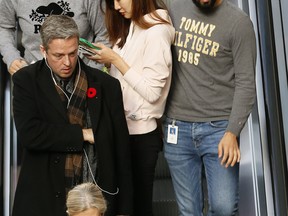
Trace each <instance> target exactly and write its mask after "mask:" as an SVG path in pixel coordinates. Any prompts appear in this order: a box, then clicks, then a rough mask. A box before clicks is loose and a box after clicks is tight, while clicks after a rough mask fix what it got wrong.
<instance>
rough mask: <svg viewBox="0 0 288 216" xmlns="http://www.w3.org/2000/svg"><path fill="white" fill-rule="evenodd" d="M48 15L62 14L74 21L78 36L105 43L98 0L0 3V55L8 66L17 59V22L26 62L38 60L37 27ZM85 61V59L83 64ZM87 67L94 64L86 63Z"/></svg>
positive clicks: (38, 28)
mask: <svg viewBox="0 0 288 216" xmlns="http://www.w3.org/2000/svg"><path fill="white" fill-rule="evenodd" d="M50 14H66V15H68V16H71V17H73V18H74V20H75V21H76V23H77V25H78V28H79V31H80V36H81V37H83V38H85V39H87V40H89V41H95V42H101V43H104V44H106V45H107V44H108V41H107V38H106V28H105V23H104V15H103V13H102V12H101V10H100V3H99V0H61V1H58V0H57V1H56V0H30V1H27V0H0V35H1V37H0V53H1V55H2V56H3V61H4V62H5V63H6V64H7V67H8V68H9V67H10V64H11V63H12V62H13V61H14V60H16V59H20V58H21V56H20V52H19V50H18V49H17V44H16V43H17V40H19V39H17V36H19V35H17V36H16V35H15V33H16V29H17V22H18V23H19V27H20V29H21V30H22V32H23V33H22V39H21V44H22V46H23V47H24V49H25V53H24V59H25V60H26V61H27V62H28V63H32V62H34V61H36V60H39V59H42V58H43V57H42V55H41V52H40V49H39V45H40V44H41V38H40V32H39V30H40V27H41V25H42V24H43V22H44V20H45V18H46V17H47V16H49V15H50ZM87 62H88V60H87V59H86V63H87ZM89 65H90V66H95V67H98V68H99V67H101V66H100V65H99V66H96V63H94V62H89Z"/></svg>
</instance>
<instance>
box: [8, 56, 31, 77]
mask: <svg viewBox="0 0 288 216" xmlns="http://www.w3.org/2000/svg"><path fill="white" fill-rule="evenodd" d="M27 65H28V64H27V62H26V61H25V60H23V59H16V60H14V61H13V62H12V63H11V65H10V67H9V69H8V71H9V73H10V74H11V75H13V74H14V73H16V72H17V71H18V70H19V69H21V68H23V67H25V66H27Z"/></svg>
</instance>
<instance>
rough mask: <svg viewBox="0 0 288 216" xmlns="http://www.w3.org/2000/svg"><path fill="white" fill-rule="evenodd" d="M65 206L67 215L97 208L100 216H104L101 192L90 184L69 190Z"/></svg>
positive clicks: (104, 205) (104, 204) (104, 209)
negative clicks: (101, 215) (102, 215)
mask: <svg viewBox="0 0 288 216" xmlns="http://www.w3.org/2000/svg"><path fill="white" fill-rule="evenodd" d="M66 206H67V213H68V214H69V215H74V214H76V213H80V212H83V211H85V210H87V209H89V208H97V209H98V210H99V212H100V213H101V214H104V213H105V211H106V209H107V204H106V200H105V198H104V196H103V194H102V192H101V190H100V189H99V187H97V186H96V185H95V184H93V183H90V182H89V183H82V184H79V185H77V186H75V187H74V188H73V189H71V190H70V191H69V192H68V195H67V200H66Z"/></svg>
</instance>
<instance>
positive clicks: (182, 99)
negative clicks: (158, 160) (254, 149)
mask: <svg viewBox="0 0 288 216" xmlns="http://www.w3.org/2000/svg"><path fill="white" fill-rule="evenodd" d="M169 2H170V4H168V7H169V12H170V16H171V18H172V22H173V24H174V27H175V29H176V37H175V41H174V45H173V47H172V49H173V59H174V61H173V72H172V85H171V90H170V94H169V98H168V100H167V106H166V115H167V116H168V117H170V118H174V119H178V120H183V121H190V122H209V121H217V120H229V124H228V128H227V131H230V132H232V133H234V134H235V135H237V136H238V135H239V134H240V132H241V130H242V128H243V126H244V124H245V122H246V121H247V118H248V116H249V114H250V112H251V110H252V107H253V104H254V101H255V94H256V92H255V62H256V41H255V33H254V29H253V25H252V22H251V20H250V19H249V17H248V16H247V15H246V14H244V12H243V11H241V10H240V9H239V8H237V7H235V6H234V5H232V4H231V3H229V2H228V1H227V0H223V1H222V4H221V5H220V6H219V7H218V8H217V9H216V10H214V11H213V12H209V13H203V12H202V11H201V10H200V9H199V8H197V7H196V6H195V5H194V3H193V2H192V1H191V0H181V3H179V0H171V1H169Z"/></svg>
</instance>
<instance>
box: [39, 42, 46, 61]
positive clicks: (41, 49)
mask: <svg viewBox="0 0 288 216" xmlns="http://www.w3.org/2000/svg"><path fill="white" fill-rule="evenodd" d="M40 51H41V53H42V55H43V57H44V58H45V59H46V50H45V48H44V46H43V45H40Z"/></svg>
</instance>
